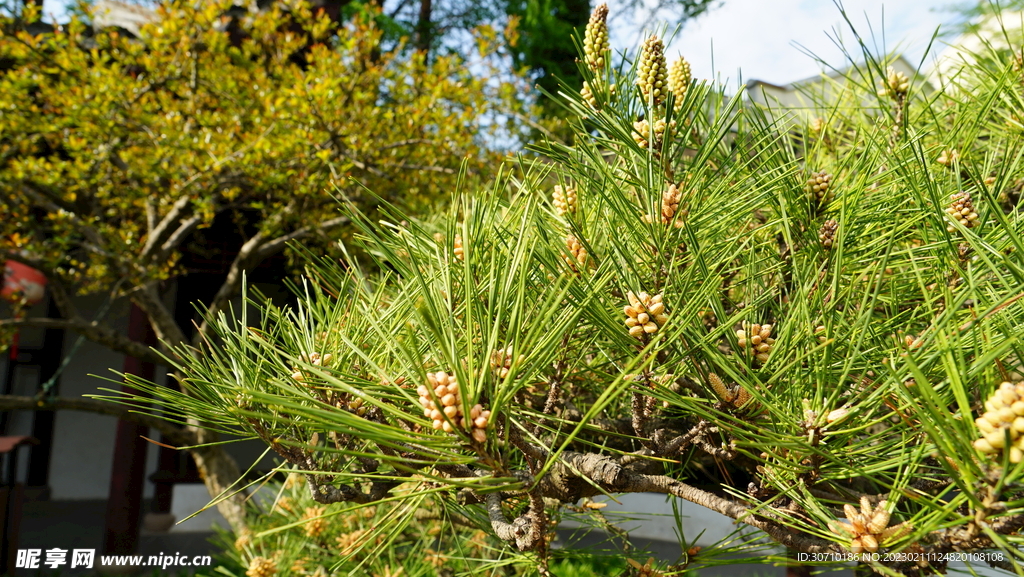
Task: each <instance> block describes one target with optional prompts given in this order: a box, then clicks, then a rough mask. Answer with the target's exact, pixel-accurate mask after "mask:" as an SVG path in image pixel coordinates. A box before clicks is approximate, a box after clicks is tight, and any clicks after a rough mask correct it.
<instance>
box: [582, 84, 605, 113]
mask: <svg viewBox="0 0 1024 577" xmlns="http://www.w3.org/2000/svg"><path fill="white" fill-rule="evenodd" d="M580 96H582V97H583V101H584V102H586V103H587V104H589V105H590V107H591V108H593V109H594V110H600V109H601V106H600V103H599V102H598V101H597V97H596V96H594V93H593V92H592V91H591V90H590V83H589V82H587V81H586V80H584V81H583V88H580Z"/></svg>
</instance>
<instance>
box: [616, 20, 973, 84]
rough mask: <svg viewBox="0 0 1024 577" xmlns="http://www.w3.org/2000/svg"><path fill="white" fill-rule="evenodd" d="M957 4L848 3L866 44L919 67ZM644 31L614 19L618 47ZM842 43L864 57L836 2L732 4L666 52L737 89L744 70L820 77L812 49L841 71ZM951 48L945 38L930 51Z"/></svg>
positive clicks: (690, 28)
mask: <svg viewBox="0 0 1024 577" xmlns="http://www.w3.org/2000/svg"><path fill="white" fill-rule="evenodd" d="M953 1H954V0H888V1H883V0H844V1H843V6H844V8H845V10H846V13H847V15H848V16H849V18H850V20H851V21H852V23H853V25H854V26H855V27H856V28H857V32H858V33H859V34H860V35H861V37H862V38H864V39H865V41H866V42H867V43H869V44H874V45H877V47H878V50H877V51H879V52H881V51H891V50H896V49H899V51H901V52H902V53H903V54H904V55H905V56H907V59H908V60H909V61H910V62H911V63H913V64H915V65H916V64H917V63H918V62H919V61H920V60H921V58H922V57H923V56H924V55H925V49H926V47H927V46H928V41H929V39H930V38H931V36H932V33H934V32H935V30H936V28H938V27H940V26H941V27H942V28H943V29H947V28H949V27H950V25H952V24H955V23H956V22H957V21H958V19H960V18H961V17H960V16H959V15H958V14H957V13H955V12H953V11H950V10H949V9H948V7H949V6H950V4H951V3H953ZM614 4H615V3H614V0H610V1H609V7H610V8H611V16H612V18H618V19H620V22H621V21H623V20H626V19H628V15H625V14H617V13H616V12H615V5H614ZM638 31H639V30H638V28H637V27H635V25H634V26H630V25H619V26H616V25H614V22H613V36H612V37H613V43H615V44H616V46H617V47H618V48H624V47H627V46H633V45H635V42H636V41H635V38H636V35H637V32H638ZM872 32H874V40H872ZM883 33H884V44H883ZM837 40H841V41H843V42H845V43H846V45H847V46H848V47H850V48H851V51H852V52H853V53H855V54H859V48H857V45H856V44H855V42H854V35H853V33H852V32H851V30H850V27H849V25H847V24H846V22H844V21H843V18H842V15H841V13H840V10H839V8H838V7H837V6H836V4H835V3H833V2H832V1H831V0H725V2H724V3H723V4H722V6H720V7H719V8H717V9H715V10H713V11H712V12H710V13H708V14H706V15H704V16H701V17H699V18H697V19H696V20H694V21H691V22H688V23H687V24H686V26H685V27H684V28H683V29H682V30H681V31H680V33H679V34H677V35H676V37H675V39H674V40H673V41H672V43H671V44H670V45H669V46H668V49H667V51H666V52H667V55H668V57H669V59H673V58H675V57H676V56H677V55H678V54H682V55H683V56H685V57H686V59H687V60H689V61H690V64H691V66H692V67H693V74H694V77H696V78H711V77H716V78H720V79H722V80H728V81H729V82H730V85H731V86H732V87H733V88H735V86H736V80H737V79H738V78H739V76H740V71H741V70H742V78H743V80H744V81H748V80H752V79H757V80H763V81H766V82H771V83H774V84H786V83H788V82H792V81H795V80H800V79H803V78H807V77H809V76H814V75H816V74H818V73H819V72H821V71H822V70H823V67H822V65H821V64H820V63H818V62H816V61H815V59H814V58H813V57H811V56H808V55H807V54H805V52H811V53H813V54H815V55H816V56H818V57H820V58H821V59H822V60H824V61H825V62H827V63H828V64H830V65H832V66H836V67H840V66H842V65H843V64H844V62H845V57H844V55H843V52H842V50H840V49H839V48H838V47H837V46H836V41H837ZM949 40H950V39H949V38H947V41H949ZM798 45H799V46H798ZM712 46H713V47H714V48H713V50H712ZM800 46H802V47H803V48H800ZM883 46H884V50H883ZM944 47H945V44H944V43H943V42H942V39H941V38H940V39H939V40H937V41H936V43H935V48H933V49H932V51H931V53H930V54H931V55H934V54H935V53H937V52H938V51H939V50H941V49H942V48H944ZM712 60H713V62H714V66H713V67H712ZM927 61H930V57H929V58H928V59H927V60H926V62H927Z"/></svg>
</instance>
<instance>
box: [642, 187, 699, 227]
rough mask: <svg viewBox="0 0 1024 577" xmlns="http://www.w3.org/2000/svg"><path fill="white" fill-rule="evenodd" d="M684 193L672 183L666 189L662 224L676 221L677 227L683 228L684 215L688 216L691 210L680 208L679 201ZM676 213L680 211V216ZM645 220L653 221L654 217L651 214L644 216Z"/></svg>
mask: <svg viewBox="0 0 1024 577" xmlns="http://www.w3.org/2000/svg"><path fill="white" fill-rule="evenodd" d="M682 197H683V195H682V193H681V192H679V189H678V188H677V187H676V185H675V184H670V185H669V186H668V189H666V190H665V192H664V193H662V195H661V219H660V220H661V224H665V225H668V224H672V223H673V222H674V223H675V227H676V228H682V226H683V217H685V216H687V215H688V214H689V212H687V211H686V210H685V209H684V210H682V211H680V210H679V201H680V200H682ZM676 213H679V218H676ZM643 220H644V222H648V223H649V222H653V221H654V218H652V217H651V215H649V214H645V215H644V216H643Z"/></svg>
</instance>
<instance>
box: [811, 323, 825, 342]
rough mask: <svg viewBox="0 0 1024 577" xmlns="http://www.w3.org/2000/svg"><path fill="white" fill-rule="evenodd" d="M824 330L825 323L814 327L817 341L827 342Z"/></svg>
mask: <svg viewBox="0 0 1024 577" xmlns="http://www.w3.org/2000/svg"><path fill="white" fill-rule="evenodd" d="M825 331H826V329H825V325H818V326H817V327H814V336H816V337H818V342H819V343H821V344H825V343H826V342H828V336H827V335H826V334H825Z"/></svg>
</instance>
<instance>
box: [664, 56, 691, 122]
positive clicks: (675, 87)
mask: <svg viewBox="0 0 1024 577" xmlns="http://www.w3.org/2000/svg"><path fill="white" fill-rule="evenodd" d="M692 78H693V77H692V75H691V73H690V63H689V62H687V61H686V59H685V58H683V57H682V56H680V57H679V58H678V59H676V60H675V61H674V62H673V63H672V66H670V67H669V69H668V89H669V90H671V91H672V94H673V95H674V96H675V103H674V104H673V106H672V108H673V109H674V110H675V111H676V112H679V109H680V108H681V107H682V105H683V97H684V96H686V91H687V90H688V89H689V88H690V80H691V79H692Z"/></svg>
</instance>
